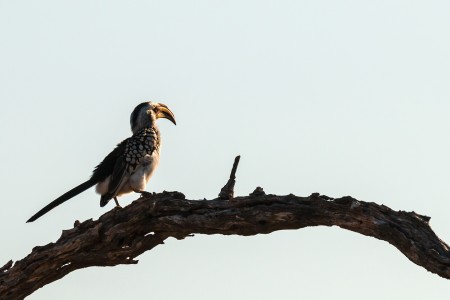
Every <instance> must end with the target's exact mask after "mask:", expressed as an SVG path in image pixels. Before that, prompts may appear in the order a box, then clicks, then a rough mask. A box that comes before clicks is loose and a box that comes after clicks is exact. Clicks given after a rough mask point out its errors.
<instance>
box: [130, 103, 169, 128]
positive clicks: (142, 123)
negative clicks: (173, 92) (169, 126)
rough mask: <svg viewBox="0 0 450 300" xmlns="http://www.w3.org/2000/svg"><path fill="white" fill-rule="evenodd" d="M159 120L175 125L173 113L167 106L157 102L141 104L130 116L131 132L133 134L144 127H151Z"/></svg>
mask: <svg viewBox="0 0 450 300" xmlns="http://www.w3.org/2000/svg"><path fill="white" fill-rule="evenodd" d="M159 118H165V119H168V120H169V121H171V122H172V123H173V124H175V125H176V124H177V122H176V121H175V116H174V114H173V112H172V111H171V110H170V109H169V108H168V107H167V105H165V104H162V103H157V102H150V101H149V102H142V103H141V104H139V105H138V106H136V107H135V108H134V110H133V112H132V113H131V116H130V125H131V131H132V132H133V134H135V133H136V132H138V131H139V130H141V129H142V128H145V127H151V126H153V125H154V124H155V121H156V120H157V119H159Z"/></svg>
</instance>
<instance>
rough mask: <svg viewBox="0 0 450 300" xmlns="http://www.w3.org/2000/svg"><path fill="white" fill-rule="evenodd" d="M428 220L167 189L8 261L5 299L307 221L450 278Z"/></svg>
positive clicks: (305, 201)
mask: <svg viewBox="0 0 450 300" xmlns="http://www.w3.org/2000/svg"><path fill="white" fill-rule="evenodd" d="M429 220H430V218H429V217H426V216H421V215H419V214H416V213H414V212H404V211H394V210H392V209H390V208H388V207H386V206H384V205H378V204H376V203H369V202H364V201H359V200H356V199H354V198H352V197H348V196H347V197H342V198H337V199H332V198H330V197H327V196H321V195H319V194H318V193H315V194H312V195H311V196H309V197H298V196H294V195H292V194H291V195H286V196H277V195H266V194H265V193H264V191H263V190H262V189H261V188H257V189H256V190H255V191H254V192H253V193H251V194H250V195H249V196H245V197H236V198H234V199H233V201H227V200H222V199H219V198H218V199H214V200H200V201H195V200H186V199H185V197H184V195H183V194H182V193H179V192H163V193H160V194H154V195H151V196H149V197H144V198H140V199H138V200H136V201H134V202H133V203H132V204H130V205H128V206H127V207H124V208H116V209H113V210H111V211H109V212H107V213H105V214H104V215H102V216H101V217H100V218H99V219H98V220H96V221H93V220H92V219H91V220H87V221H84V222H82V223H80V222H76V223H75V227H74V228H72V229H69V230H64V231H63V232H62V235H61V237H60V238H59V239H58V240H57V241H56V242H54V243H50V244H47V245H45V246H39V247H34V248H33V250H32V252H31V253H30V254H29V255H28V256H26V257H25V258H23V259H22V260H19V261H16V262H15V263H14V264H13V263H12V262H11V261H9V262H8V263H7V264H6V265H5V266H3V267H1V268H0V299H23V298H24V297H26V296H27V295H30V294H31V293H33V292H34V291H35V290H37V289H39V288H41V287H43V286H44V285H46V284H49V283H51V282H53V281H55V280H58V279H60V278H62V277H64V276H65V275H67V274H68V273H70V272H72V271H74V270H77V269H81V268H86V267H91V266H114V265H119V264H136V263H137V262H138V261H137V260H135V258H136V257H137V256H139V255H140V254H142V253H143V252H145V251H147V250H151V249H152V248H154V247H156V246H157V245H160V244H163V243H164V240H165V239H167V238H168V237H175V238H177V239H184V238H185V237H188V236H191V235H192V234H222V235H243V236H249V235H256V234H268V233H271V232H273V231H277V230H286V229H300V228H304V227H308V226H334V225H335V226H339V227H341V228H344V229H347V230H351V231H354V232H358V233H360V234H363V235H367V236H372V237H374V238H377V239H380V240H384V241H387V242H389V243H390V244H392V245H393V246H395V247H396V248H397V249H399V250H400V251H401V252H402V253H403V254H404V255H405V256H406V257H407V258H408V259H409V260H411V261H412V262H414V263H416V264H417V265H419V266H422V267H424V268H425V269H427V270H428V271H430V272H433V273H435V274H438V275H439V276H441V277H443V278H447V279H449V278H450V253H449V248H448V246H447V245H446V244H445V243H444V242H443V241H441V240H440V239H439V238H438V237H437V236H436V234H435V233H434V232H433V230H432V229H431V228H430V226H429Z"/></svg>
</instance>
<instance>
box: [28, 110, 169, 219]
mask: <svg viewBox="0 0 450 300" xmlns="http://www.w3.org/2000/svg"><path fill="white" fill-rule="evenodd" d="M159 118H166V119H168V120H170V121H171V122H173V123H174V124H176V122H175V117H174V115H173V113H172V111H170V109H169V108H168V107H167V106H166V105H164V104H162V103H155V102H143V103H141V104H139V105H138V106H136V108H135V109H134V110H133V112H132V113H131V116H130V125H131V131H132V132H133V135H132V136H131V137H130V138H127V139H126V140H124V141H122V142H121V143H120V144H118V145H117V147H116V148H115V149H114V150H113V151H112V152H111V153H109V154H108V155H107V156H106V157H105V158H104V159H103V161H102V162H101V163H100V164H99V165H98V166H97V167H95V169H94V171H93V173H92V176H91V178H90V179H89V180H87V181H86V182H83V183H82V184H80V185H78V186H77V187H75V188H73V189H71V190H70V191H68V192H66V193H65V194H63V195H61V196H60V197H58V198H57V199H55V200H53V201H52V202H51V203H49V204H48V205H47V206H45V207H44V208H42V209H41V210H40V211H38V212H37V213H36V214H35V215H34V216H32V217H31V218H30V219H29V220H28V221H27V222H33V221H35V220H36V219H38V218H39V217H41V216H42V215H44V214H45V213H47V212H48V211H50V210H51V209H53V208H55V207H56V206H58V205H60V204H61V203H64V202H65V201H67V200H69V199H70V198H72V197H74V196H76V195H78V194H79V193H81V192H83V191H85V190H87V189H88V188H90V187H92V186H94V185H97V187H96V191H97V192H98V193H99V194H100V195H101V197H100V206H102V207H103V206H105V205H106V204H107V203H108V202H109V200H111V199H114V201H115V202H116V205H119V203H118V201H117V197H118V196H120V195H123V194H126V193H130V192H137V193H142V192H144V189H145V187H146V185H147V183H148V181H149V179H150V177H151V176H152V174H153V171H154V170H155V169H156V167H157V166H158V163H159V153H160V145H161V138H160V132H159V129H158V127H157V126H156V120H157V119H159Z"/></svg>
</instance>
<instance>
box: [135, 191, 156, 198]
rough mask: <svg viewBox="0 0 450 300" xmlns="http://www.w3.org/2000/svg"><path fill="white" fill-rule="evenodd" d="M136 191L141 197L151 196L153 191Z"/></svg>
mask: <svg viewBox="0 0 450 300" xmlns="http://www.w3.org/2000/svg"><path fill="white" fill-rule="evenodd" d="M138 193H139V194H141V198H149V197H151V196H153V193H150V192H147V191H138Z"/></svg>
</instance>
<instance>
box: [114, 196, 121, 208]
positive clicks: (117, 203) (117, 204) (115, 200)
mask: <svg viewBox="0 0 450 300" xmlns="http://www.w3.org/2000/svg"><path fill="white" fill-rule="evenodd" d="M114 202H116V207H122V206H120V204H119V201H117V197H114Z"/></svg>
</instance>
